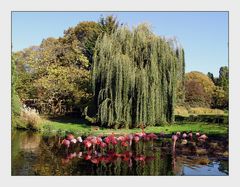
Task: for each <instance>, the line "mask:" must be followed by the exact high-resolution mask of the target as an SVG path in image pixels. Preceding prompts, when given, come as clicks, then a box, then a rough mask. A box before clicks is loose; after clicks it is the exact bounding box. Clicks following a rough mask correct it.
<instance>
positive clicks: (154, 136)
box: [148, 133, 158, 140]
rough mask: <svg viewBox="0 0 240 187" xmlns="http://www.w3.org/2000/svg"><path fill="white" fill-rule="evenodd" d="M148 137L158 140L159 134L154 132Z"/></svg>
mask: <svg viewBox="0 0 240 187" xmlns="http://www.w3.org/2000/svg"><path fill="white" fill-rule="evenodd" d="M148 137H149V138H150V139H151V140H157V139H158V137H157V135H156V134H154V133H151V134H149V135H148Z"/></svg>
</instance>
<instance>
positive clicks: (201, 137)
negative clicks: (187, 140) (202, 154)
mask: <svg viewBox="0 0 240 187" xmlns="http://www.w3.org/2000/svg"><path fill="white" fill-rule="evenodd" d="M207 139H208V137H207V136H206V134H202V135H201V136H199V137H198V140H200V141H204V142H205V141H206V140H207Z"/></svg>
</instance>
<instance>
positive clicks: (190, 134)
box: [188, 131, 193, 141]
mask: <svg viewBox="0 0 240 187" xmlns="http://www.w3.org/2000/svg"><path fill="white" fill-rule="evenodd" d="M188 137H189V138H190V140H191V141H192V137H193V134H192V131H190V132H189V133H188Z"/></svg>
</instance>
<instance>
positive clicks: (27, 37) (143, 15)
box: [12, 12, 228, 76]
mask: <svg viewBox="0 0 240 187" xmlns="http://www.w3.org/2000/svg"><path fill="white" fill-rule="evenodd" d="M101 15H103V16H106V15H114V16H117V18H118V20H119V21H120V22H121V23H125V24H127V25H129V26H130V27H132V26H136V25H138V24H140V23H143V22H147V23H150V24H151V25H152V28H153V31H154V33H155V34H157V35H160V36H166V37H173V36H175V37H176V38H177V39H178V41H179V42H180V43H181V45H182V46H183V48H184V50H185V60H186V72H189V71H193V70H195V71H201V72H203V73H207V72H212V73H213V74H214V75H215V76H218V72H219V68H220V67H221V66H227V65H228V14H227V12H13V13H12V45H13V51H18V50H22V49H24V48H27V47H29V46H32V45H39V44H40V43H41V41H42V39H44V38H48V37H60V36H63V31H64V30H66V29H68V28H69V27H72V26H75V25H77V24H78V23H79V22H81V21H98V20H99V18H100V16H101Z"/></svg>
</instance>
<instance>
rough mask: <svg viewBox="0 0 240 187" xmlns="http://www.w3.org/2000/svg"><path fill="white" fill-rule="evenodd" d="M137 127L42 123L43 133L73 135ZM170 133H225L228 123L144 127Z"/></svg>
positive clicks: (73, 122) (64, 121)
mask: <svg viewBox="0 0 240 187" xmlns="http://www.w3.org/2000/svg"><path fill="white" fill-rule="evenodd" d="M140 131H141V130H140V129H139V128H134V129H108V128H102V127H97V126H90V125H87V124H86V123H85V122H84V121H82V120H67V119H64V120H45V121H44V123H43V133H44V134H49V135H54V134H59V135H62V136H64V135H65V134H66V133H69V132H71V133H73V134H75V135H88V134H93V135H98V134H102V135H107V134H111V133H115V134H125V133H135V132H140ZM162 131H163V132H164V133H165V134H171V133H172V132H177V131H180V132H183V131H193V132H201V133H206V134H207V135H217V136H222V135H227V134H228V125H226V124H209V123H181V124H180V123H179V124H178V123H176V124H173V125H167V126H148V127H146V128H145V132H147V133H160V132H162Z"/></svg>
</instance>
